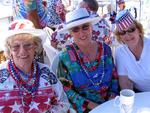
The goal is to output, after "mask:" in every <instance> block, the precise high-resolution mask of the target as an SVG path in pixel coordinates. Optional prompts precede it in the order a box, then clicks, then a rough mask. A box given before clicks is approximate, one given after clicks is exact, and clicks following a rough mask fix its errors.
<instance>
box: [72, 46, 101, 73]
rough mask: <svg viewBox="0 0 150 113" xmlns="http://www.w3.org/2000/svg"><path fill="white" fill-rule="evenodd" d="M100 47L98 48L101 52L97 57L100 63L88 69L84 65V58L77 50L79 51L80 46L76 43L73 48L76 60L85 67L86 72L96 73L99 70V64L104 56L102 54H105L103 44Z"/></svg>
mask: <svg viewBox="0 0 150 113" xmlns="http://www.w3.org/2000/svg"><path fill="white" fill-rule="evenodd" d="M99 45H100V46H99V48H98V51H100V52H98V53H99V54H98V55H97V57H96V61H97V62H98V63H97V64H96V65H95V66H92V67H87V66H86V65H85V63H84V60H83V57H81V55H80V53H79V52H78V51H77V50H79V48H78V46H77V45H76V44H75V43H73V45H72V48H73V50H74V51H75V55H76V58H77V59H78V60H79V63H80V64H81V65H82V66H83V68H85V69H86V70H89V71H94V70H96V69H97V67H98V65H99V63H100V61H101V56H102V53H103V51H102V50H103V47H102V44H99Z"/></svg>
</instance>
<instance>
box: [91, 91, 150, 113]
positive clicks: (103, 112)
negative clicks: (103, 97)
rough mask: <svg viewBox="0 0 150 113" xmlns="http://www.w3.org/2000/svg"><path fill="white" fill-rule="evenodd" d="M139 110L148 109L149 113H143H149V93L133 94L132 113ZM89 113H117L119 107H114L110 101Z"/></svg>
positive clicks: (112, 101)
mask: <svg viewBox="0 0 150 113" xmlns="http://www.w3.org/2000/svg"><path fill="white" fill-rule="evenodd" d="M140 109H149V112H143V113H150V92H142V93H136V94H135V103H134V106H133V113H137V111H138V110H140ZM89 113H119V107H116V106H115V105H114V99H112V100H110V101H107V102H105V103H103V104H101V105H99V106H97V107H96V108H95V109H93V110H92V111H90V112H89Z"/></svg>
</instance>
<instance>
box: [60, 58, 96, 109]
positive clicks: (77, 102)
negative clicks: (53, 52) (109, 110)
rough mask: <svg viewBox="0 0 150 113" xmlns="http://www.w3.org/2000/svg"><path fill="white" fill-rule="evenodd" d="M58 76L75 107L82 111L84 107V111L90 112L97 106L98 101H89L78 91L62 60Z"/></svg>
mask: <svg viewBox="0 0 150 113" xmlns="http://www.w3.org/2000/svg"><path fill="white" fill-rule="evenodd" d="M58 76H59V78H60V80H61V82H62V84H63V87H64V90H65V92H66V94H67V96H68V99H69V101H70V103H71V104H72V107H73V108H74V109H78V111H82V109H83V110H84V111H87V112H88V111H90V110H92V109H93V108H95V107H96V106H97V104H96V103H94V102H91V101H89V100H88V99H86V98H84V97H83V96H81V95H80V94H78V93H77V92H76V89H75V88H74V86H73V82H72V80H71V78H70V75H69V72H68V70H67V68H66V67H65V66H64V64H63V62H61V61H60V62H59V67H58ZM82 112H83V111H82Z"/></svg>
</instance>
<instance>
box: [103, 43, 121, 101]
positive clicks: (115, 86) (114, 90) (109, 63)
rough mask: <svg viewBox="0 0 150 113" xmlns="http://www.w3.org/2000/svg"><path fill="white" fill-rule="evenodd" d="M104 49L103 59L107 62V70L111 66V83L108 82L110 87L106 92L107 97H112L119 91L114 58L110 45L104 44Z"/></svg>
mask: <svg viewBox="0 0 150 113" xmlns="http://www.w3.org/2000/svg"><path fill="white" fill-rule="evenodd" d="M104 51H105V52H104V54H105V56H107V58H106V61H105V62H106V63H107V64H106V67H107V70H109V68H112V72H111V74H112V77H111V81H110V82H111V83H110V88H109V93H108V99H112V98H114V97H115V96H116V95H118V93H119V83H118V73H117V70H116V67H115V65H114V60H113V56H112V52H111V49H110V47H109V46H106V48H105V50H104ZM107 54H108V55H107Z"/></svg>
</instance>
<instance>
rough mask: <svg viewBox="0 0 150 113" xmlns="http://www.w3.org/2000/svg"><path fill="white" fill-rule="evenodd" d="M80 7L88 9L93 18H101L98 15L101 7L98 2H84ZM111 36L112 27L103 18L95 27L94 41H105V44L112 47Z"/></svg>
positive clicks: (93, 0) (89, 0) (94, 0)
mask: <svg viewBox="0 0 150 113" xmlns="http://www.w3.org/2000/svg"><path fill="white" fill-rule="evenodd" d="M78 7H80V8H86V9H87V10H88V11H89V13H90V15H91V16H93V17H99V18H101V17H100V16H99V15H98V14H97V11H98V8H99V6H98V2H97V1H96V0H82V1H81V2H80V3H79V6H78ZM110 34H111V33H110V26H109V24H108V22H107V21H106V20H105V19H104V18H101V19H100V21H99V22H98V23H96V24H95V25H93V40H96V41H104V42H105V43H107V44H108V45H110V44H111V39H110Z"/></svg>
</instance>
